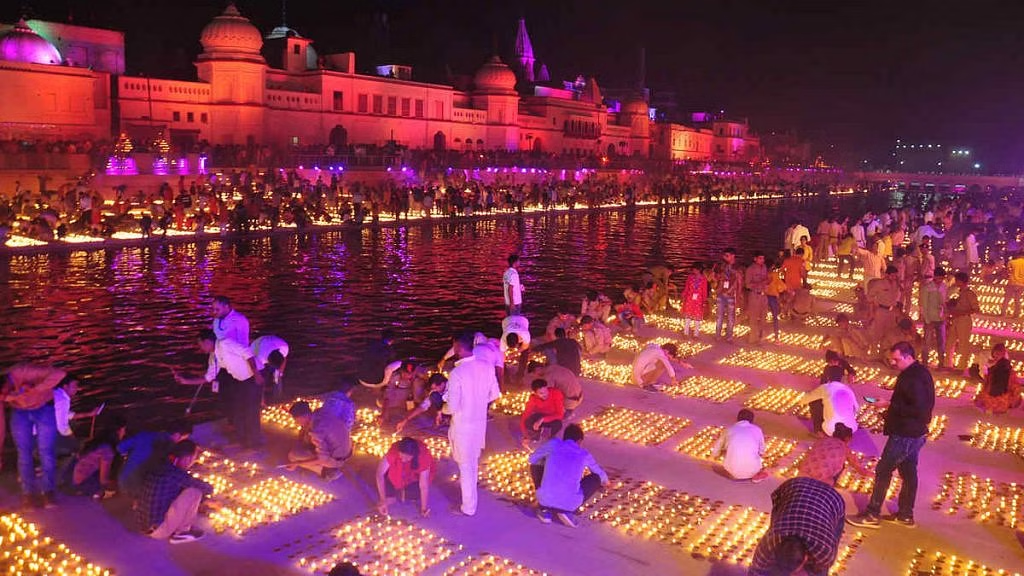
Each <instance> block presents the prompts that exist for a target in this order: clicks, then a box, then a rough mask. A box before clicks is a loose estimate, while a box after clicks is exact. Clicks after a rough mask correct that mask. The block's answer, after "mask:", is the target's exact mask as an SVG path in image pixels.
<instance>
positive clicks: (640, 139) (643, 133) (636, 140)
mask: <svg viewBox="0 0 1024 576" xmlns="http://www.w3.org/2000/svg"><path fill="white" fill-rule="evenodd" d="M649 112H650V108H648V106H647V102H645V101H644V100H643V98H640V97H639V96H633V97H631V98H630V99H629V100H626V101H625V102H624V103H623V104H622V110H621V111H620V112H619V124H620V125H622V126H629V128H630V149H631V150H632V151H633V155H634V156H638V155H639V156H647V155H648V147H649V146H650V139H651V119H650V114H649Z"/></svg>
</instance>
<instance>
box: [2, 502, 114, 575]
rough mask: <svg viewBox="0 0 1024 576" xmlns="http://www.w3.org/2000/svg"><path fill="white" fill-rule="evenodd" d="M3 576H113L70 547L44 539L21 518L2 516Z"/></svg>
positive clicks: (36, 527) (31, 524) (18, 516)
mask: <svg viewBox="0 0 1024 576" xmlns="http://www.w3.org/2000/svg"><path fill="white" fill-rule="evenodd" d="M0 572H2V573H3V574H12V575H19V576H20V575H22V574H24V575H26V576H27V575H30V574H46V575H53V576H65V575H67V576H70V575H72V574H74V575H82V576H110V575H111V574H113V573H114V572H113V571H111V570H108V569H106V568H103V567H101V566H97V565H95V564H93V563H91V562H86V561H85V559H84V558H82V557H81V556H79V555H78V554H75V553H74V552H73V551H72V550H71V549H70V548H68V547H67V545H65V544H63V543H60V542H56V541H55V540H54V539H53V538H51V537H50V536H44V535H43V533H42V531H41V530H40V529H39V527H38V526H36V525H35V524H34V523H32V522H29V521H28V520H26V519H25V518H23V517H21V516H20V515H18V514H14V513H11V514H4V515H2V516H0Z"/></svg>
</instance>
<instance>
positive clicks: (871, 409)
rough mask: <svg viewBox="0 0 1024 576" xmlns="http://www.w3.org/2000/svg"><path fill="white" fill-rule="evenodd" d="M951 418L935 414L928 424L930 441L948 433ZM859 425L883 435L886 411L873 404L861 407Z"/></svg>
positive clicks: (858, 417) (858, 415)
mask: <svg viewBox="0 0 1024 576" xmlns="http://www.w3.org/2000/svg"><path fill="white" fill-rule="evenodd" d="M948 422H949V418H948V417H947V416H946V415H945V414H933V415H932V421H931V422H930V423H929V424H928V440H931V441H935V440H938V439H939V438H941V437H942V435H943V434H945V433H946V425H947V424H948ZM857 423H858V424H860V427H861V428H864V429H865V430H867V431H869V432H872V433H875V434H881V433H882V431H883V429H884V428H885V409H884V408H879V407H878V406H875V405H872V404H866V405H864V406H862V407H861V409H860V411H859V412H858V414H857Z"/></svg>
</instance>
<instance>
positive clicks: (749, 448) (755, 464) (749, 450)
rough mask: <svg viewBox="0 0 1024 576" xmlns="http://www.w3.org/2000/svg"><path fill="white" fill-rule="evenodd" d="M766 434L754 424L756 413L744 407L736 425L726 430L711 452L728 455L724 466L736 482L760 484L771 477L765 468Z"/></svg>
mask: <svg viewBox="0 0 1024 576" xmlns="http://www.w3.org/2000/svg"><path fill="white" fill-rule="evenodd" d="M764 449H765V446H764V432H762V431H761V428H760V427H759V426H757V425H756V424H754V413H753V412H751V411H750V410H748V409H746V408H744V409H742V410H740V412H739V414H737V415H736V423H735V424H733V425H732V426H729V427H728V428H726V429H725V430H724V431H723V432H722V435H721V436H719V437H718V442H715V446H714V447H713V448H712V449H711V450H712V454H714V455H715V456H719V455H721V454H722V453H723V452H725V459H724V460H723V461H722V466H723V467H724V468H725V471H726V472H728V473H729V476H731V477H732V478H733V479H734V480H751V481H753V482H760V481H761V480H764V479H765V478H767V477H768V472H767V471H766V470H764V469H763V465H764V462H763V461H762V460H761V456H762V455H764Z"/></svg>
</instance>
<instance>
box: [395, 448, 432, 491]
mask: <svg viewBox="0 0 1024 576" xmlns="http://www.w3.org/2000/svg"><path fill="white" fill-rule="evenodd" d="M416 444H417V445H419V447H420V453H419V455H418V456H417V458H416V460H418V466H417V467H415V468H414V467H413V465H412V460H410V461H408V462H403V461H402V456H401V453H400V452H399V451H398V444H397V443H395V444H392V445H391V448H390V449H389V450H388V453H387V454H385V455H384V458H385V459H387V461H388V472H387V476H388V480H390V481H391V485H392V486H394V487H395V488H397V489H399V490H401V489H402V488H405V487H406V486H408V485H410V484H412V483H413V482H418V481H419V479H420V474H421V473H423V472H425V471H427V470H429V471H430V478H431V479H433V478H434V457H433V456H432V455H431V454H430V450H428V449H427V446H426V444H424V443H423V442H420V441H419V440H417V441H416Z"/></svg>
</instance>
